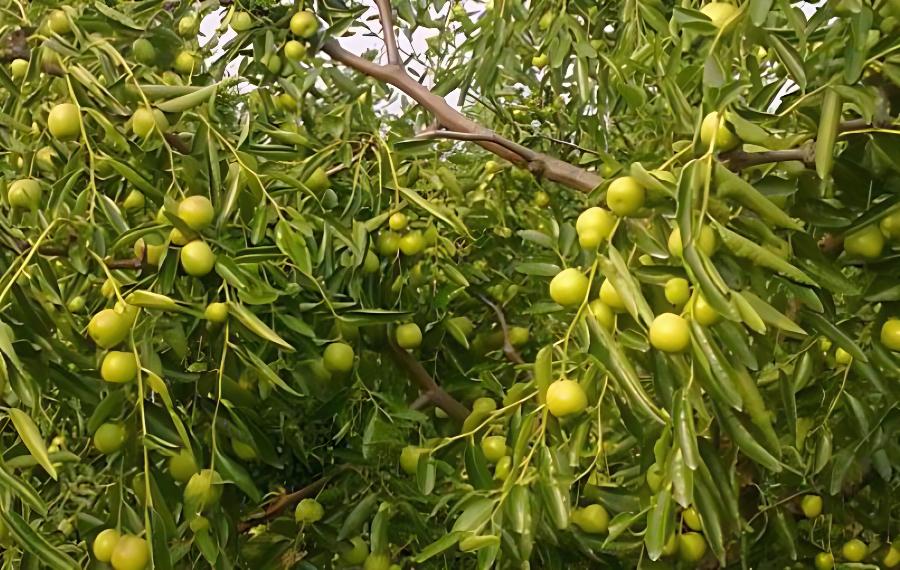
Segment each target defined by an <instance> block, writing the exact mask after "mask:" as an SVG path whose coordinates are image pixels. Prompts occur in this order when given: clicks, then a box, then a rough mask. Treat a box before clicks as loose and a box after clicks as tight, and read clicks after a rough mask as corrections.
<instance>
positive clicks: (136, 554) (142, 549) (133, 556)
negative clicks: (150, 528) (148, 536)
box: [110, 534, 150, 570]
mask: <svg viewBox="0 0 900 570" xmlns="http://www.w3.org/2000/svg"><path fill="white" fill-rule="evenodd" d="M110 562H111V563H112V567H113V570H144V568H146V567H147V564H148V563H149V562H150V548H149V547H148V546H147V541H146V540H144V539H143V538H138V537H136V536H132V535H130V534H126V535H124V536H122V538H120V539H119V541H118V542H117V543H116V547H115V548H114V549H113V553H112V558H111V559H110Z"/></svg>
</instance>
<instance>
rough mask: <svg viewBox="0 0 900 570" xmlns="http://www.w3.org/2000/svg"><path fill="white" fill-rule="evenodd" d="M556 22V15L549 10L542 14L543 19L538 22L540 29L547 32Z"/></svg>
mask: <svg viewBox="0 0 900 570" xmlns="http://www.w3.org/2000/svg"><path fill="white" fill-rule="evenodd" d="M554 20H556V14H554V13H553V12H552V11H550V10H548V11H546V12H544V13H543V14H541V19H540V20H538V28H540V29H541V30H544V31H546V30H548V29H550V26H551V25H552V24H553V21H554Z"/></svg>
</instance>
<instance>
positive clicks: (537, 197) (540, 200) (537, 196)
mask: <svg viewBox="0 0 900 570" xmlns="http://www.w3.org/2000/svg"><path fill="white" fill-rule="evenodd" d="M548 204H550V194H547V193H546V192H544V191H543V190H538V191H537V192H535V193H534V205H535V206H537V207H538V208H543V207H544V206H546V205H548Z"/></svg>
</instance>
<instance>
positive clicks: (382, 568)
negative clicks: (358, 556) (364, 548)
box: [363, 552, 391, 570]
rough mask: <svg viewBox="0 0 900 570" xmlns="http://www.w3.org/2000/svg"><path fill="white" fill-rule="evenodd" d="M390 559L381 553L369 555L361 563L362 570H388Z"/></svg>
mask: <svg viewBox="0 0 900 570" xmlns="http://www.w3.org/2000/svg"><path fill="white" fill-rule="evenodd" d="M390 568H391V557H390V556H389V555H387V554H383V553H375V552H373V553H371V554H369V555H368V556H366V561H365V562H363V570H390Z"/></svg>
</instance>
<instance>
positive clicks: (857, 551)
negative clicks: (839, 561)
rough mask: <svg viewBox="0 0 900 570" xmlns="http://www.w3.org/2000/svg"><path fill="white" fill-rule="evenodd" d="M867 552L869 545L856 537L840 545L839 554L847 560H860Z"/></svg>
mask: <svg viewBox="0 0 900 570" xmlns="http://www.w3.org/2000/svg"><path fill="white" fill-rule="evenodd" d="M868 554H869V547H868V546H866V543H865V542H863V541H861V540H860V539H858V538H853V539H850V540H848V541H847V542H845V543H844V546H842V547H841V555H842V556H843V557H844V560H847V561H848V562H862V561H863V560H864V559H865V558H866V556H867V555H868Z"/></svg>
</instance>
